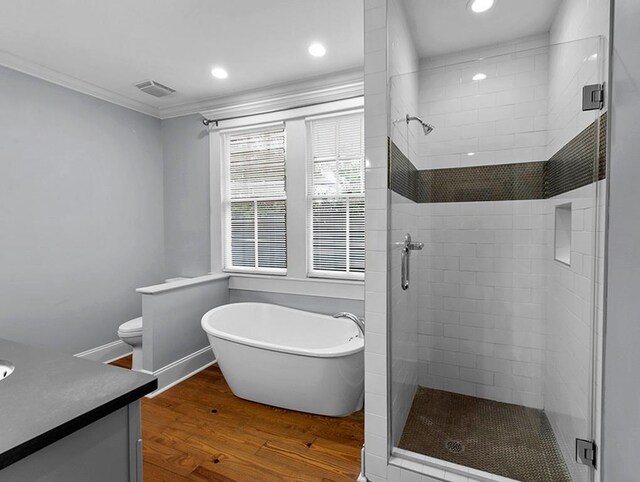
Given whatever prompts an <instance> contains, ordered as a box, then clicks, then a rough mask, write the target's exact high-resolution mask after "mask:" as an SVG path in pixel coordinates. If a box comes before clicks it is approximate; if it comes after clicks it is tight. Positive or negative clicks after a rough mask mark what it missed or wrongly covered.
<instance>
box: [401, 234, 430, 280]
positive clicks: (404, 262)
mask: <svg viewBox="0 0 640 482" xmlns="http://www.w3.org/2000/svg"><path fill="white" fill-rule="evenodd" d="M396 245H397V246H401V247H402V249H401V250H400V286H401V287H402V289H403V290H407V289H408V288H409V278H410V271H411V265H410V260H411V251H420V250H421V249H422V248H423V247H424V244H423V243H414V242H412V241H411V234H409V233H407V234H406V236H405V237H404V241H403V242H401V243H396Z"/></svg>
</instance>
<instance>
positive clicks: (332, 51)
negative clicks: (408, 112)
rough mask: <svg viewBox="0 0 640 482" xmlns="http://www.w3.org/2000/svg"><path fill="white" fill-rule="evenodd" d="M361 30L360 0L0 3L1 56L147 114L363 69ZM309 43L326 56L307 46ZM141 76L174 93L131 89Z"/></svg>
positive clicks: (27, 69) (31, 0)
mask: <svg viewBox="0 0 640 482" xmlns="http://www.w3.org/2000/svg"><path fill="white" fill-rule="evenodd" d="M363 36H364V34H363V6H362V0H321V1H319V0H268V1H265V0H233V1H231V0H90V1H88V0H55V1H51V0H20V1H12V2H10V1H6V2H2V13H1V14H0V64H4V65H7V66H10V67H14V68H19V69H20V70H23V71H25V72H29V73H35V74H36V75H40V76H41V77H43V78H48V79H49V80H54V81H55V80H56V79H58V80H59V83H62V84H67V85H69V84H71V85H73V84H74V83H75V84H77V85H78V86H79V87H80V88H79V90H84V91H87V92H91V91H92V90H94V91H96V92H98V93H102V95H98V96H99V97H100V96H101V97H103V98H107V97H109V96H110V95H111V94H113V95H112V97H113V98H114V99H120V100H121V102H120V103H123V104H127V103H129V104H131V105H138V104H139V105H140V106H141V109H139V110H143V111H144V110H149V109H145V107H146V106H148V107H150V110H149V111H150V112H153V111H154V110H155V111H158V108H160V109H162V108H165V109H166V108H168V107H169V106H175V105H182V104H187V103H194V102H199V101H203V100H207V99H214V98H220V97H223V96H225V95H228V94H231V93H237V92H242V91H246V90H250V89H254V88H257V87H262V86H268V85H274V84H280V83H286V82H291V81H298V80H303V79H309V78H313V77H318V76H322V75H326V74H328V73H332V72H339V71H344V70H348V69H353V68H362V65H363V60H364V54H363ZM312 41H319V42H322V43H323V44H324V45H325V46H326V48H327V54H326V56H325V57H323V58H315V57H311V56H310V55H309V54H308V52H307V47H308V45H309V44H310V43H311V42H312ZM214 65H221V66H224V67H225V68H226V69H227V70H228V72H229V78H227V79H226V80H216V79H214V78H213V77H212V76H211V73H210V71H211V68H212V67H213V66H214ZM147 79H153V80H156V81H158V82H160V83H162V84H165V85H167V86H169V87H171V88H173V89H176V91H177V92H176V93H175V94H172V95H170V96H168V97H164V98H160V99H156V98H154V97H151V96H149V95H148V94H144V93H142V92H139V91H138V90H137V89H136V88H135V87H134V84H135V83H137V82H140V81H142V80H147ZM82 87H84V88H82Z"/></svg>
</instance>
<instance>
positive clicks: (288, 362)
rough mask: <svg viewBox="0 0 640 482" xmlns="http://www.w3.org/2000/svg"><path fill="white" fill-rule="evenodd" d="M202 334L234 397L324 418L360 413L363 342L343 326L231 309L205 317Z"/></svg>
mask: <svg viewBox="0 0 640 482" xmlns="http://www.w3.org/2000/svg"><path fill="white" fill-rule="evenodd" d="M202 328H203V329H204V331H205V332H206V333H207V336H208V337H209V342H210V343H211V347H212V348H213V352H214V353H215V355H216V357H217V360H218V365H219V366H220V370H221V371H222V374H223V375H224V377H225V379H226V380H227V383H228V384H229V387H230V388H231V391H232V392H233V393H234V394H235V395H236V396H238V397H240V398H244V399H246V400H251V401H254V402H259V403H265V404H267V405H273V406H276V407H282V408H288V409H291V410H298V411H301V412H308V413H315V414H319V415H328V416H332V417H342V416H345V415H349V414H351V413H353V412H355V411H358V410H360V409H361V408H362V402H363V393H364V340H363V338H362V336H361V335H360V334H359V330H358V327H357V326H356V325H355V323H353V322H352V321H351V320H347V319H344V318H341V319H335V318H333V317H331V316H328V315H319V314H316V313H309V312H307V311H300V310H294V309H291V308H285V307H283V306H278V305H271V304H267V303H234V304H229V305H224V306H220V307H218V308H214V309H213V310H211V311H209V312H207V313H206V314H205V315H204V316H203V317H202Z"/></svg>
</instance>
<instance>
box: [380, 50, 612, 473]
mask: <svg viewBox="0 0 640 482" xmlns="http://www.w3.org/2000/svg"><path fill="white" fill-rule="evenodd" d="M601 43H602V42H601V39H600V38H592V39H586V40H581V41H576V42H569V43H563V44H558V45H548V43H547V42H546V41H543V40H542V39H537V40H536V41H535V42H533V43H528V44H517V43H511V44H508V45H505V46H502V47H491V48H488V49H487V50H486V52H483V53H482V55H478V51H475V53H474V58H470V56H469V55H466V54H464V53H463V54H455V55H450V56H446V57H437V58H434V59H427V60H425V61H423V62H422V63H421V66H423V68H422V69H421V70H420V71H418V72H412V73H409V74H406V75H399V76H395V77H392V78H391V81H390V84H389V85H390V119H389V132H390V139H389V170H390V172H389V180H390V188H391V193H390V207H389V212H390V236H389V239H390V246H389V259H390V266H389V269H390V276H389V280H390V281H389V282H390V286H389V296H390V299H389V307H390V323H389V360H390V362H389V376H390V380H391V383H390V401H391V403H390V404H389V406H390V411H391V413H390V417H389V419H390V421H391V422H390V423H391V428H390V431H391V439H392V443H393V448H392V452H393V454H395V455H397V456H400V457H407V458H411V459H413V460H417V461H419V462H422V463H424V464H426V465H432V466H434V467H439V465H438V464H439V463H441V461H445V462H448V463H450V464H449V466H448V467H449V468H448V469H447V470H450V471H454V472H455V471H456V470H458V469H459V470H460V473H461V474H463V473H466V472H467V471H468V470H469V468H470V469H471V470H472V471H473V470H477V471H479V473H480V472H481V473H484V474H485V476H486V474H487V473H489V474H496V475H501V476H504V477H509V478H512V479H517V480H523V481H536V482H543V481H553V482H558V481H564V480H566V481H571V480H573V481H589V480H592V478H593V470H592V469H590V468H588V467H587V466H584V465H579V464H577V463H576V462H575V443H576V439H585V440H593V439H594V438H595V437H596V436H597V434H596V433H595V432H594V430H593V426H594V419H595V417H596V416H597V411H598V407H597V406H596V405H595V404H594V403H593V402H594V400H595V399H596V397H594V391H595V390H596V389H597V385H598V383H599V382H598V371H597V370H596V367H597V366H598V364H599V360H598V358H597V354H598V349H597V347H598V343H599V337H598V333H601V330H598V329H597V328H598V325H599V324H600V325H601V316H599V313H600V311H599V310H600V309H601V302H600V298H601V291H600V292H599V290H598V288H599V275H600V273H601V263H602V260H603V256H602V253H603V237H602V229H601V226H602V225H603V213H604V209H603V206H604V195H603V190H604V180H603V179H604V177H605V175H606V168H605V162H604V159H605V157H606V156H605V154H604V152H605V150H604V148H605V146H604V145H603V144H601V142H602V139H604V132H605V124H606V113H605V111H604V110H594V111H586V112H583V111H582V87H583V86H585V85H589V84H600V83H601V82H602V78H603V73H602V72H603V67H602V63H601V59H602V57H603V49H602V45H601ZM478 57H481V58H478ZM427 123H428V124H432V125H433V126H435V129H434V130H433V131H432V132H430V133H428V129H424V128H423V125H424V124H427ZM407 234H410V235H411V237H412V240H413V241H415V242H422V243H424V249H422V250H413V251H410V254H409V255H408V256H409V259H410V270H409V286H408V288H407V289H403V286H402V282H401V281H402V276H401V275H402V251H403V247H404V245H403V241H404V240H405V236H406V235H407ZM405 254H406V253H405Z"/></svg>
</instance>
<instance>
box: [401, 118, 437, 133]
mask: <svg viewBox="0 0 640 482" xmlns="http://www.w3.org/2000/svg"><path fill="white" fill-rule="evenodd" d="M406 120H407V124H408V123H409V122H411V121H414V120H415V121H418V122H420V125H422V131H423V132H424V135H425V136H428V135H429V134H431V132H432V131H433V129H435V126H433V125H431V124H429V123H428V122H425V121H423V120H422V119H420V117H415V116H410V115H409V114H407V117H406Z"/></svg>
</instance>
